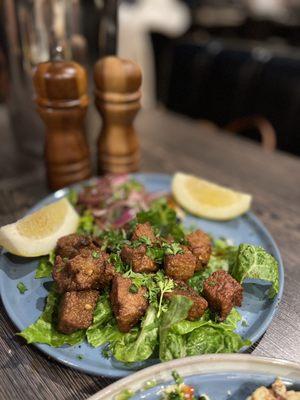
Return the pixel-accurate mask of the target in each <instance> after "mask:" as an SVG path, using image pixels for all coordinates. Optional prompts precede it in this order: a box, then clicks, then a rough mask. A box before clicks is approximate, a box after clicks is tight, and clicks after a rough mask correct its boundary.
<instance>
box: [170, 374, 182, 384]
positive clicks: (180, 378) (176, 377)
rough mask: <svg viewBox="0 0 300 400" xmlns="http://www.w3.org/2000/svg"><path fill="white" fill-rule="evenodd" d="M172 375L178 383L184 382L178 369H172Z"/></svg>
mask: <svg viewBox="0 0 300 400" xmlns="http://www.w3.org/2000/svg"><path fill="white" fill-rule="evenodd" d="M172 376H173V379H174V381H175V383H176V384H177V385H180V384H181V383H183V379H182V377H181V376H180V375H179V373H178V372H177V371H172Z"/></svg>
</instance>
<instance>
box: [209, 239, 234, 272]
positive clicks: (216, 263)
mask: <svg viewBox="0 0 300 400" xmlns="http://www.w3.org/2000/svg"><path fill="white" fill-rule="evenodd" d="M237 252H238V246H232V245H230V244H228V241H227V240H224V239H216V240H214V241H213V249H212V254H211V256H210V259H209V262H208V266H207V267H208V269H209V270H210V271H211V273H212V272H214V271H217V270H219V269H223V270H224V271H226V272H229V271H230V269H231V268H232V266H233V265H234V264H235V262H236V258H237Z"/></svg>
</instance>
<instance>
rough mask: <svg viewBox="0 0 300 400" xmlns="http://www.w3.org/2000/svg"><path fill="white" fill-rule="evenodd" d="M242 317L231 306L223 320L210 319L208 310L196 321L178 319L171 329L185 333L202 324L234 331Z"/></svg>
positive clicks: (181, 333) (178, 332)
mask: <svg viewBox="0 0 300 400" xmlns="http://www.w3.org/2000/svg"><path fill="white" fill-rule="evenodd" d="M241 319H242V317H241V315H240V313H239V312H238V311H237V310H236V309H235V308H233V309H232V310H231V312H230V314H229V315H228V317H227V318H226V320H225V321H224V322H214V321H212V320H211V319H210V312H209V311H206V313H205V314H204V315H203V316H202V317H201V318H200V319H199V320H197V321H188V320H184V321H180V322H178V323H177V324H175V325H174V326H173V328H172V331H173V332H174V333H176V334H178V335H186V334H188V333H190V332H192V331H193V330H195V329H198V328H200V327H202V326H212V327H214V328H221V329H223V330H224V331H234V330H235V329H236V328H237V325H238V322H239V321H240V320H241Z"/></svg>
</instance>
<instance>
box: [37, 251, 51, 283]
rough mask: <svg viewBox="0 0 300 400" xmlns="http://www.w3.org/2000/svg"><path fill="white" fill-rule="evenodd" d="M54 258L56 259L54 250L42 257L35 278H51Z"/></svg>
mask: <svg viewBox="0 0 300 400" xmlns="http://www.w3.org/2000/svg"><path fill="white" fill-rule="evenodd" d="M54 260H55V253H54V251H51V253H50V254H49V256H47V257H42V258H41V259H40V262H39V265H38V267H37V269H36V271H35V275H34V277H35V279H40V278H51V275H52V270H53V265H54Z"/></svg>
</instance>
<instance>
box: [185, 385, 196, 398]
mask: <svg viewBox="0 0 300 400" xmlns="http://www.w3.org/2000/svg"><path fill="white" fill-rule="evenodd" d="M182 393H183V394H184V398H185V399H186V400H194V399H195V397H194V393H195V391H194V388H192V387H191V386H187V385H184V387H183V388H182Z"/></svg>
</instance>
